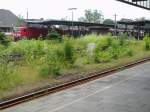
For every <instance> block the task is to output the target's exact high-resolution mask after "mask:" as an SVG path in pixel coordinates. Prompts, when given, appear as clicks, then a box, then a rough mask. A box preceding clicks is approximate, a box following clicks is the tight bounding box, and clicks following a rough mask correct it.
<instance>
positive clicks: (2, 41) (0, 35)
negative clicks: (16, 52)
mask: <svg viewBox="0 0 150 112" xmlns="http://www.w3.org/2000/svg"><path fill="white" fill-rule="evenodd" d="M9 42H10V39H9V38H8V37H6V36H5V35H4V34H3V33H1V32H0V44H1V45H4V46H8V45H9Z"/></svg>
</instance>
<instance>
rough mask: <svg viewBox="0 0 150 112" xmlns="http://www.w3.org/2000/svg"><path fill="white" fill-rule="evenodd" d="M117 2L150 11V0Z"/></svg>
mask: <svg viewBox="0 0 150 112" xmlns="http://www.w3.org/2000/svg"><path fill="white" fill-rule="evenodd" d="M117 1H120V2H123V3H126V4H129V5H133V6H136V7H140V8H143V9H147V10H150V0H117Z"/></svg>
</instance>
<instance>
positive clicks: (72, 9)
mask: <svg viewBox="0 0 150 112" xmlns="http://www.w3.org/2000/svg"><path fill="white" fill-rule="evenodd" d="M76 9H77V8H69V9H68V10H71V11H72V31H71V35H72V36H73V17H74V14H73V11H74V10H76Z"/></svg>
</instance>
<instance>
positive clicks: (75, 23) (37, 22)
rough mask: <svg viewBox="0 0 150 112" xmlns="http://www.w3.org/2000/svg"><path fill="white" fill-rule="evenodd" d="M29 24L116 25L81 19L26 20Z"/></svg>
mask: <svg viewBox="0 0 150 112" xmlns="http://www.w3.org/2000/svg"><path fill="white" fill-rule="evenodd" d="M26 23H27V24H42V25H48V26H51V25H66V26H72V23H73V26H85V27H89V26H99V27H111V28H112V27H114V25H108V24H100V23H89V22H79V21H73V22H72V21H64V20H42V21H26Z"/></svg>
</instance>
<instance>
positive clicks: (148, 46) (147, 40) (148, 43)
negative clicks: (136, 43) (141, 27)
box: [144, 36, 150, 50]
mask: <svg viewBox="0 0 150 112" xmlns="http://www.w3.org/2000/svg"><path fill="white" fill-rule="evenodd" d="M144 47H145V50H150V37H148V36H145V37H144Z"/></svg>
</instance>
